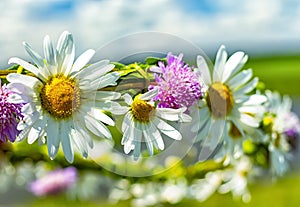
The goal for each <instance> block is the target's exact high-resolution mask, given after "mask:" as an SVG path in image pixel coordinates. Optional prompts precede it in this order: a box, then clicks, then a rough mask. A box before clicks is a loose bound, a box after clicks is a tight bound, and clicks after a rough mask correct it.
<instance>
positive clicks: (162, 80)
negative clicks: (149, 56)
mask: <svg viewBox="0 0 300 207" xmlns="http://www.w3.org/2000/svg"><path fill="white" fill-rule="evenodd" d="M182 57H183V54H180V55H179V56H178V57H176V56H174V55H172V53H168V55H167V65H164V63H163V62H159V63H158V66H154V67H151V69H150V70H151V71H152V72H155V74H154V77H155V81H156V83H157V86H158V87H159V92H158V94H157V95H156V97H154V98H153V101H158V107H159V108H173V109H178V108H180V107H187V108H189V107H190V106H192V105H194V104H195V103H196V101H197V100H198V99H199V98H201V95H202V93H201V86H200V83H199V81H198V78H197V75H196V74H195V73H194V72H193V71H192V69H191V68H190V67H189V65H187V64H184V62H183V61H182ZM152 88H153V86H150V87H149V90H151V89H152Z"/></svg>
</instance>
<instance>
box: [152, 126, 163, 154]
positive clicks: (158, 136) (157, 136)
mask: <svg viewBox="0 0 300 207" xmlns="http://www.w3.org/2000/svg"><path fill="white" fill-rule="evenodd" d="M151 135H152V137H155V142H154V143H155V146H156V147H158V149H160V150H164V149H165V143H164V141H163V138H162V136H161V134H160V132H159V131H158V130H157V129H156V128H155V131H154V132H152V134H151Z"/></svg>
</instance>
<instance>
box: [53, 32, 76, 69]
mask: <svg viewBox="0 0 300 207" xmlns="http://www.w3.org/2000/svg"><path fill="white" fill-rule="evenodd" d="M74 57H75V48H74V43H73V36H72V35H71V34H70V33H68V32H64V33H63V34H62V35H61V36H60V38H59V40H58V45H57V55H56V61H57V65H58V68H57V69H58V71H57V72H58V73H62V74H64V75H68V74H69V73H70V69H71V67H72V65H73V62H74Z"/></svg>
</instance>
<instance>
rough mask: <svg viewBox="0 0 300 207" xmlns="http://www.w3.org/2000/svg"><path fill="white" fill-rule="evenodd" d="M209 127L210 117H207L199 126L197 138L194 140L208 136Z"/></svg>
mask: <svg viewBox="0 0 300 207" xmlns="http://www.w3.org/2000/svg"><path fill="white" fill-rule="evenodd" d="M210 128H211V118H209V119H208V120H207V121H205V123H204V124H202V125H201V126H200V127H199V130H198V134H197V138H196V140H195V141H200V140H204V139H205V138H207V136H208V132H209V129H210Z"/></svg>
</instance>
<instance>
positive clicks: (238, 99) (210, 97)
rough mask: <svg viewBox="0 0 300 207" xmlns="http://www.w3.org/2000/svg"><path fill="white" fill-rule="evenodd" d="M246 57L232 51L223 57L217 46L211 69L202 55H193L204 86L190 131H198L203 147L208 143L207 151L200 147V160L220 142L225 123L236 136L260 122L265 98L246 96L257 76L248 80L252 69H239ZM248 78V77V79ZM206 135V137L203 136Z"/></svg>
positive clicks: (261, 96)
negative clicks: (195, 56) (195, 119)
mask: <svg viewBox="0 0 300 207" xmlns="http://www.w3.org/2000/svg"><path fill="white" fill-rule="evenodd" d="M247 59H248V56H247V55H245V53H244V52H240V51H239V52H236V53H234V54H233V55H232V56H231V57H230V58H229V59H228V60H227V52H226V50H225V47H224V46H221V47H220V49H219V51H218V53H217V56H216V61H215V65H214V69H213V71H212V72H211V71H210V69H209V68H208V66H207V64H206V61H205V60H204V58H203V57H202V56H198V57H197V68H196V69H195V70H196V72H199V73H200V74H201V75H200V76H199V79H200V82H202V83H203V88H206V93H205V97H204V99H203V100H200V101H198V109H199V110H198V113H199V117H200V124H198V125H196V126H195V127H194V128H193V130H198V131H199V133H198V140H202V141H203V142H204V143H203V146H209V147H210V149H211V150H210V152H207V151H205V150H202V151H201V153H200V157H199V158H200V159H201V160H203V159H207V158H208V157H209V156H210V155H211V151H212V150H214V149H215V148H216V146H217V145H218V144H220V141H221V138H222V135H223V132H225V133H228V132H227V130H225V131H224V129H225V126H226V124H230V129H229V130H230V131H232V132H233V133H234V134H235V135H236V137H241V136H243V135H244V134H245V131H251V130H252V129H253V128H256V127H258V126H259V123H260V121H261V118H260V116H258V114H260V110H261V109H262V106H261V104H262V103H263V102H265V101H266V97H265V96H263V95H258V94H255V95H248V93H249V92H251V91H252V90H253V89H254V88H255V87H256V85H257V83H258V79H257V78H254V79H252V75H253V74H252V70H251V69H247V70H242V71H241V68H242V67H243V66H244V64H245V63H246V61H247ZM251 79H252V80H251ZM205 138H206V139H205Z"/></svg>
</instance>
